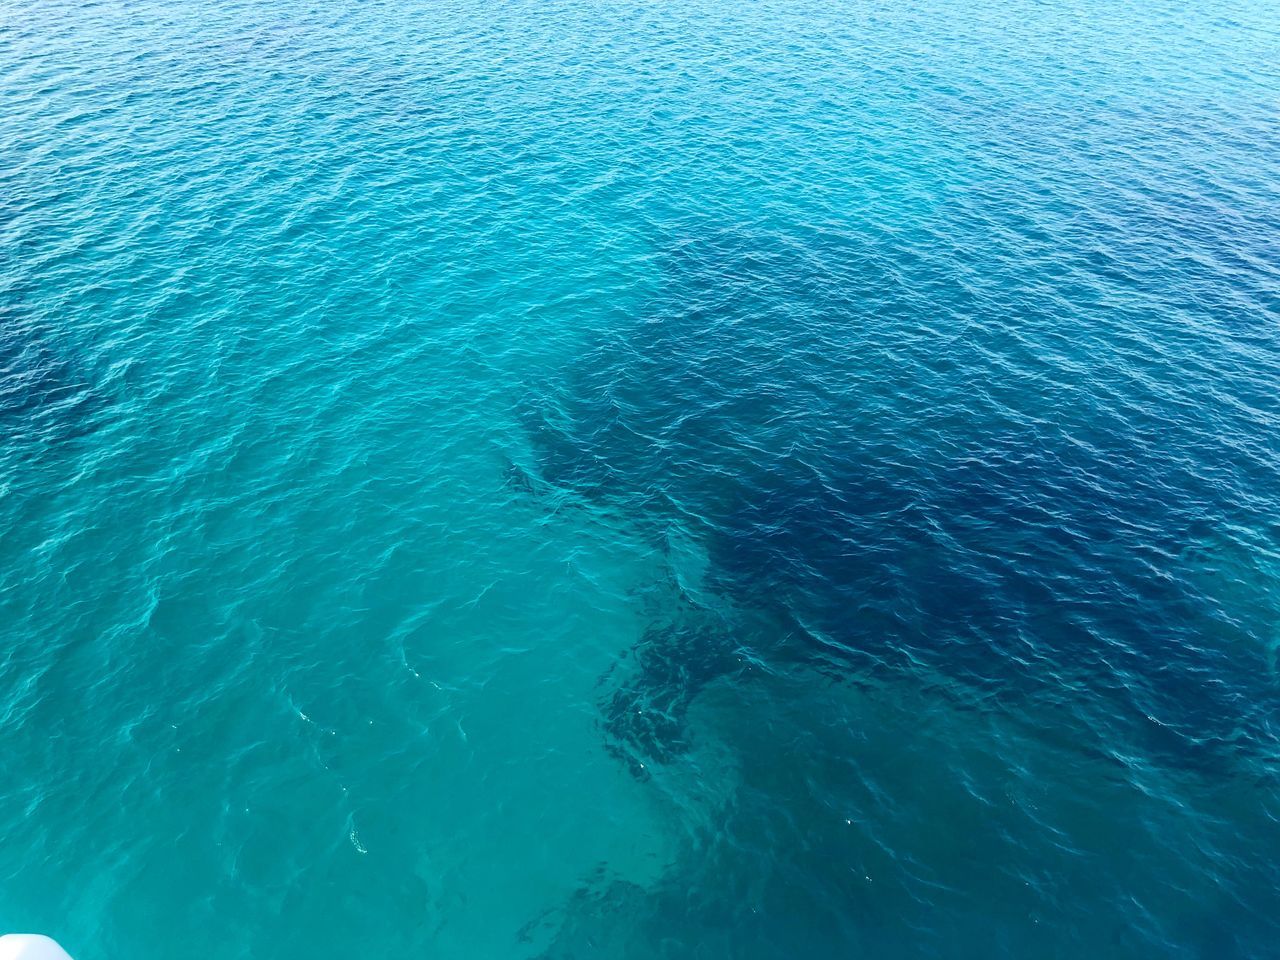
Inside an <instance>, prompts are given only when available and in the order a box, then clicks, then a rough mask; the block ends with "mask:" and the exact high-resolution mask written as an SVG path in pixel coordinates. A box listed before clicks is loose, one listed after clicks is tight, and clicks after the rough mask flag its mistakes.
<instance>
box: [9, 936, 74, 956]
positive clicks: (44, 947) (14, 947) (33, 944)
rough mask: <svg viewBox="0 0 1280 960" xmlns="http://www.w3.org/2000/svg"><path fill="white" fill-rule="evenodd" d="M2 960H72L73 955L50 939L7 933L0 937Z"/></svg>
mask: <svg viewBox="0 0 1280 960" xmlns="http://www.w3.org/2000/svg"><path fill="white" fill-rule="evenodd" d="M0 960H71V955H70V954H69V953H67V951H65V950H63V949H62V947H60V946H58V941H56V940H53V939H51V938H50V937H45V936H41V935H40V934H38V933H6V934H5V935H4V936H2V937H0Z"/></svg>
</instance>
